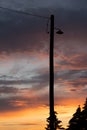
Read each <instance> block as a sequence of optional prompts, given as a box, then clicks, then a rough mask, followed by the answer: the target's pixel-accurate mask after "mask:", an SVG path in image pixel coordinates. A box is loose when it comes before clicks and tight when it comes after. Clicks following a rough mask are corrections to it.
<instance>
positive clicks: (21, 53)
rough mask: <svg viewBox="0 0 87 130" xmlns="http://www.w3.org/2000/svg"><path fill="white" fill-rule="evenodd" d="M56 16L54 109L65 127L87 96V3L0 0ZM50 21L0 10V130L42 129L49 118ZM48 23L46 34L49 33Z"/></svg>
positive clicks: (1, 3)
mask: <svg viewBox="0 0 87 130" xmlns="http://www.w3.org/2000/svg"><path fill="white" fill-rule="evenodd" d="M0 7H4V8H9V9H12V10H17V11H23V12H28V13H30V14H34V15H40V16H43V17H50V15H51V14H54V16H55V27H58V28H61V29H62V30H63V31H64V34H63V35H57V34H56V33H55V54H54V55H55V56H54V57H55V63H54V66H55V110H56V111H57V112H58V118H59V119H60V120H62V124H63V126H65V127H66V126H67V125H68V121H69V119H70V118H71V117H72V114H73V113H74V112H75V110H76V109H77V107H78V105H81V107H82V106H83V104H84V101H85V98H86V97H87V0H0ZM47 23H48V19H45V18H39V17H34V16H31V15H25V14H20V13H17V12H14V11H13V12H12V11H10V10H7V9H2V8H0V129H1V130H44V127H45V126H46V118H47V117H48V116H49V39H50V36H49V34H48V33H47ZM49 25H50V24H48V30H49Z"/></svg>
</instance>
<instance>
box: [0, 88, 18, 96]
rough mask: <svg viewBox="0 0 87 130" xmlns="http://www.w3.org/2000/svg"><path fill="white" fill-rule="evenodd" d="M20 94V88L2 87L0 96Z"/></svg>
mask: <svg viewBox="0 0 87 130" xmlns="http://www.w3.org/2000/svg"><path fill="white" fill-rule="evenodd" d="M17 92H18V88H14V87H7V86H2V87H0V94H10V93H13V94H16V93H17Z"/></svg>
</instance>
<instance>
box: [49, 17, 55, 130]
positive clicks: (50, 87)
mask: <svg viewBox="0 0 87 130" xmlns="http://www.w3.org/2000/svg"><path fill="white" fill-rule="evenodd" d="M49 60H50V67H49V68H50V85H49V100H50V101H49V103H50V130H55V129H54V15H51V17H50V57H49Z"/></svg>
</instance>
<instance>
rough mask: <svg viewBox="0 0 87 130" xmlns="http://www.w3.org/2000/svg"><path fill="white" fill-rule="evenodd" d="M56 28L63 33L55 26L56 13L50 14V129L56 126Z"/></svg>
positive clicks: (52, 129)
mask: <svg viewBox="0 0 87 130" xmlns="http://www.w3.org/2000/svg"><path fill="white" fill-rule="evenodd" d="M54 29H56V30H57V32H56V33H57V34H63V32H62V31H61V30H60V29H59V28H54V15H51V16H50V54H49V66H50V67H49V71H50V78H49V80H50V82H49V103H50V130H55V127H54Z"/></svg>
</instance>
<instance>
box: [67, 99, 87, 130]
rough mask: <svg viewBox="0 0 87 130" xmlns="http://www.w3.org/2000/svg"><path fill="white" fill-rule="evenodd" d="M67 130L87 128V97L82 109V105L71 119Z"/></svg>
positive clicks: (84, 129) (83, 129) (85, 129)
mask: <svg viewBox="0 0 87 130" xmlns="http://www.w3.org/2000/svg"><path fill="white" fill-rule="evenodd" d="M67 130H87V98H86V101H85V103H84V106H83V110H82V111H81V108H80V106H79V107H78V108H77V110H76V112H75V113H74V114H73V117H72V118H71V119H70V121H69V126H68V128H67Z"/></svg>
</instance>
